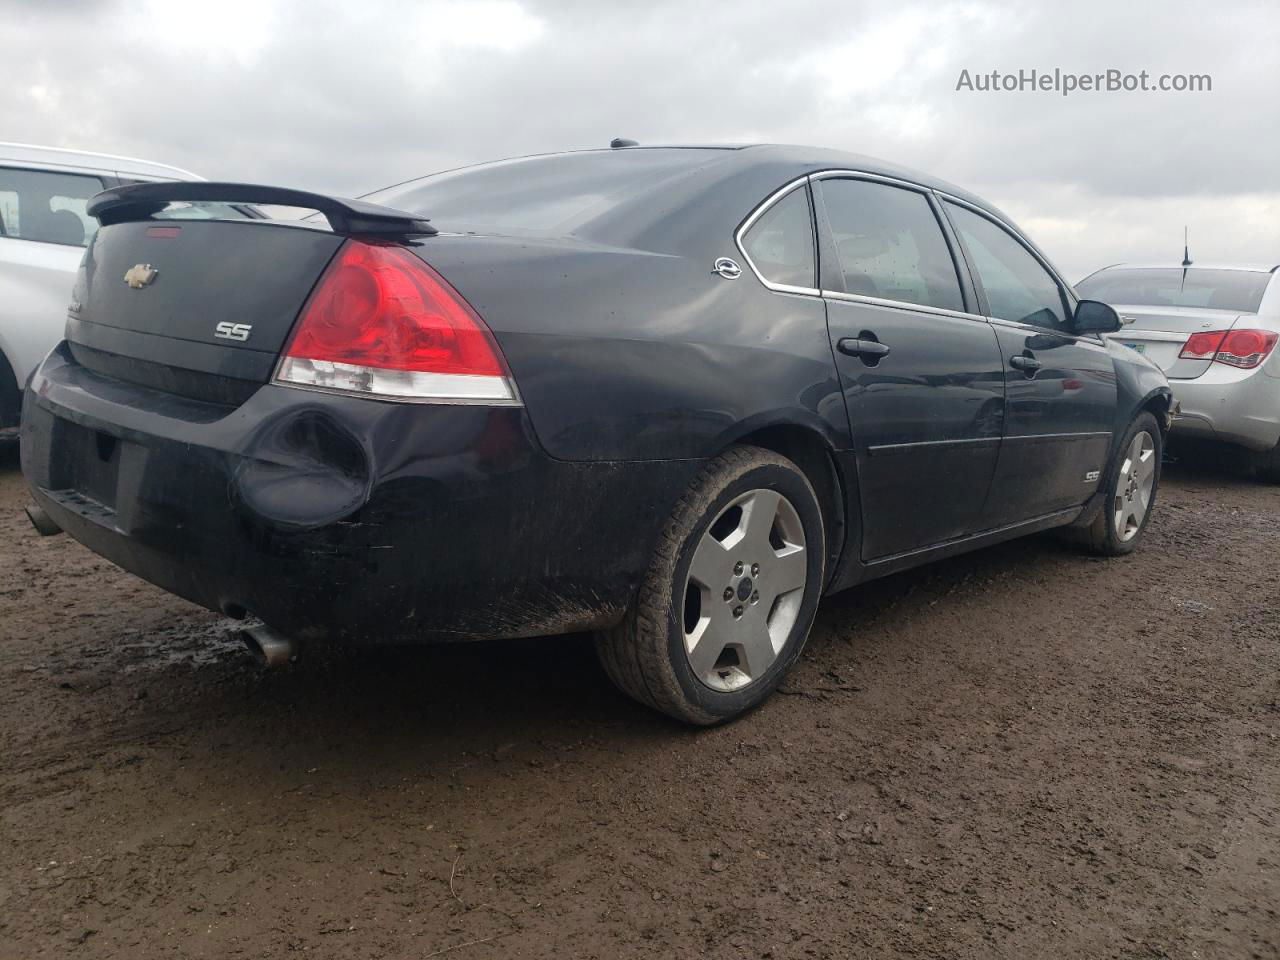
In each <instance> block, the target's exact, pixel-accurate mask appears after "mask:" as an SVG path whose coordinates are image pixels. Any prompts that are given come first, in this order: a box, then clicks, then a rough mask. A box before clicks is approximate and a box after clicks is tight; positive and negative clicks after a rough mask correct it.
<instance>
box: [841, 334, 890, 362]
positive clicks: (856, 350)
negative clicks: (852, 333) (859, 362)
mask: <svg viewBox="0 0 1280 960" xmlns="http://www.w3.org/2000/svg"><path fill="white" fill-rule="evenodd" d="M836 349H837V350H839V351H840V352H841V353H843V354H846V355H847V356H850V357H862V358H863V359H864V360H879V359H880V358H881V357H887V356H888V355H889V348H888V346H887V345H885V344H883V343H881V342H880V341H879V340H859V339H857V338H856V337H845V338H844V339H843V340H841V341H840V342H839V343H837V344H836Z"/></svg>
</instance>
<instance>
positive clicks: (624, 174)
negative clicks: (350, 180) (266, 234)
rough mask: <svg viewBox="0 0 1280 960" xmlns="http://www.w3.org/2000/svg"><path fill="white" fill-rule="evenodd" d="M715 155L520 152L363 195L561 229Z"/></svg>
mask: <svg viewBox="0 0 1280 960" xmlns="http://www.w3.org/2000/svg"><path fill="white" fill-rule="evenodd" d="M718 155H719V151H715V150H698V149H639V150H636V149H628V150H611V151H607V152H606V151H589V152H583V153H561V154H555V155H553V156H547V157H525V158H523V159H519V160H501V161H498V162H497V163H486V164H482V165H480V166H475V167H464V168H462V169H461V170H452V171H446V172H444V173H437V174H433V175H431V176H429V177H423V178H421V179H419V180H411V181H409V182H408V183H402V184H400V185H398V186H394V187H388V188H387V189H385V190H379V191H378V192H377V193H373V194H370V195H369V196H367V197H365V198H364V199H366V200H369V201H370V202H372V203H380V204H383V205H384V206H388V207H393V208H395V209H397V210H405V211H408V212H409V213H416V214H420V215H422V216H424V217H429V218H430V219H431V223H432V224H433V225H434V226H435V227H437V228H438V229H442V230H467V229H481V230H514V231H518V232H519V231H527V232H547V231H556V232H563V233H567V232H571V231H572V230H573V228H574V227H575V226H577V225H579V224H582V223H585V222H587V221H589V220H593V219H595V218H596V217H598V216H600V215H601V214H603V213H605V212H607V211H608V210H610V209H611V208H613V207H615V206H617V205H618V204H620V203H622V202H623V201H625V200H632V199H635V197H636V195H637V193H639V192H641V191H646V190H650V189H652V188H653V187H655V186H657V185H658V184H660V183H662V182H663V181H664V180H667V179H670V178H672V177H676V176H679V175H681V174H684V173H687V172H688V171H690V170H693V169H695V168H696V167H698V166H701V165H702V164H704V163H706V162H707V161H708V160H711V159H713V158H715V157H716V156H718Z"/></svg>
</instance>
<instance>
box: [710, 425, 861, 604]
mask: <svg viewBox="0 0 1280 960" xmlns="http://www.w3.org/2000/svg"><path fill="white" fill-rule="evenodd" d="M744 445H745V446H753V447H761V448H763V449H765V450H771V451H773V452H774V453H777V454H780V455H781V456H784V457H786V458H787V459H788V460H790V461H791V462H792V463H794V464H795V465H796V466H797V467H799V468H800V471H801V472H802V473H803V474H804V475H805V477H806V478H807V479H808V481H809V483H810V484H811V485H812V486H813V489H814V492H815V493H816V494H817V495H818V500H819V502H820V503H821V505H822V507H823V517H824V520H825V521H826V523H825V526H826V531H825V533H826V541H827V542H826V551H827V565H826V581H827V585H830V583H831V580H832V578H833V576H834V575H835V573H836V572H837V570H838V568H839V566H840V559H841V554H842V553H843V551H844V548H845V544H846V542H847V533H848V531H847V524H848V519H847V516H846V514H847V511H846V509H845V504H846V503H848V496H847V493H848V492H847V489H846V482H845V478H844V476H843V475H842V473H841V471H840V469H839V468H838V467H837V464H836V457H835V453H836V451H835V448H834V447H833V446H832V444H831V442H830V441H829V440H828V439H827V438H826V437H824V436H823V435H822V434H821V433H820V432H819V431H817V430H815V429H813V428H812V427H807V426H803V425H801V424H797V423H774V424H770V425H768V426H763V427H757V428H756V429H754V430H751V431H749V432H747V433H744V434H742V435H741V436H739V437H736V438H735V439H734V441H733V443H732V444H731V446H744Z"/></svg>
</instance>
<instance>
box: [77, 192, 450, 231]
mask: <svg viewBox="0 0 1280 960" xmlns="http://www.w3.org/2000/svg"><path fill="white" fill-rule="evenodd" d="M175 201H178V202H191V203H198V202H206V203H270V204H278V205H280V206H283V207H305V208H306V209H308V210H317V211H319V212H320V213H322V214H323V215H324V217H325V219H326V220H328V221H329V228H330V229H331V230H333V232H334V233H340V234H344V235H348V236H349V235H351V234H383V235H386V234H390V235H393V236H406V235H414V236H433V235H435V234H436V233H437V232H438V231H437V230H436V228H435V227H433V226H431V224H430V223H429V222H428V221H427V220H426V219H425V218H423V217H419V216H418V215H417V214H413V213H405V212H404V211H403V210H392V209H391V208H390V207H382V206H379V205H378V204H376V203H366V202H365V201H364V200H344V199H342V198H341V197H328V196H325V195H324V194H321V193H308V192H307V191H305V190H290V189H289V188H287V187H264V186H261V185H259V184H253V183H210V182H209V181H206V180H196V181H181V180H178V181H165V182H164V183H139V184H134V185H133V186H128V187H112V188H111V189H110V190H103V191H102V192H101V193H99V194H95V195H94V196H93V197H91V198H90V199H89V203H88V206H87V207H86V210H87V212H88V213H89V215H90V216H92V217H97V218H98V222H99V223H100V224H102V225H103V226H104V227H106V226H109V225H111V224H113V223H128V222H130V221H135V220H148V219H150V218H151V215H152V214H153V213H159V212H160V211H161V210H163V209H164V208H165V206H166V205H167V204H169V203H173V202H175Z"/></svg>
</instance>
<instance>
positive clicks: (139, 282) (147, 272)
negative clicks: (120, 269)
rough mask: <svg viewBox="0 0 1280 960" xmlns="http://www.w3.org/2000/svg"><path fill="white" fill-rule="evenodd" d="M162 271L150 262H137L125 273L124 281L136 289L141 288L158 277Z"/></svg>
mask: <svg viewBox="0 0 1280 960" xmlns="http://www.w3.org/2000/svg"><path fill="white" fill-rule="evenodd" d="M159 272H160V271H159V270H157V269H156V268H155V267H153V266H151V264H149V263H135V264H134V265H133V266H132V267H130V268H129V269H128V271H127V272H126V273H125V275H124V282H125V283H127V284H128V285H129V286H131V287H133V289H135V290H141V289H142V288H143V287H145V286H146V285H147V284H148V283H150V282H151V281H152V280H154V279H155V278H156V274H158V273H159Z"/></svg>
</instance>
